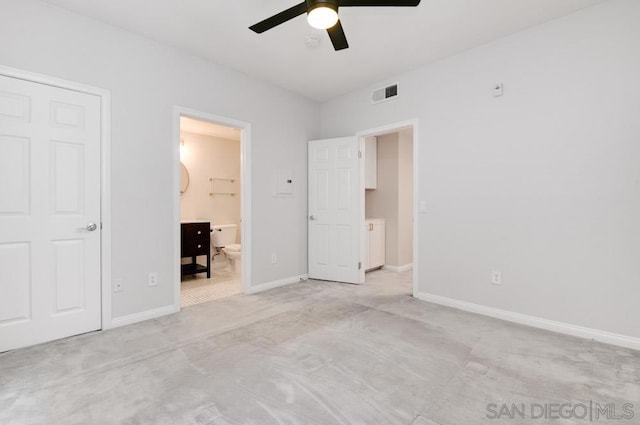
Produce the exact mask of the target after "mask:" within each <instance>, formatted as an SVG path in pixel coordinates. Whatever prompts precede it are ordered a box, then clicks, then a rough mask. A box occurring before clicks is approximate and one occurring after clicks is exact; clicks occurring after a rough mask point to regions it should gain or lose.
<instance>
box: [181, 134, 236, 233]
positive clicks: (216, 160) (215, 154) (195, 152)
mask: <svg viewBox="0 0 640 425" xmlns="http://www.w3.org/2000/svg"><path fill="white" fill-rule="evenodd" d="M181 139H182V141H183V142H184V145H183V147H182V148H181V154H180V158H181V162H182V163H183V164H184V165H185V167H186V168H187V170H188V171H189V188H188V189H187V191H186V192H185V193H184V194H183V195H182V197H181V199H180V207H181V214H180V216H181V218H182V220H204V221H209V222H211V223H215V224H237V225H238V235H237V238H238V239H237V241H236V242H238V243H239V241H240V239H239V238H240V232H239V230H240V194H239V189H240V141H239V140H226V139H221V138H217V137H212V136H205V135H201V134H195V133H189V132H182V133H181ZM210 178H225V179H232V180H234V182H233V183H228V184H227V182H223V183H225V186H228V188H230V189H232V190H231V191H232V192H238V194H237V195H235V196H230V195H220V194H218V195H209V194H210V193H211V192H212V186H213V183H212V182H211V181H209V179H210ZM225 191H226V190H225Z"/></svg>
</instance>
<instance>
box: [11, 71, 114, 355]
mask: <svg viewBox="0 0 640 425" xmlns="http://www.w3.org/2000/svg"><path fill="white" fill-rule="evenodd" d="M90 223H94V224H95V228H94V226H93V225H90ZM100 286H101V282H100V99H99V97H97V96H93V95H89V94H83V93H78V92H75V91H71V90H65V89H60V88H55V87H51V86H47V85H44V84H38V83H33V82H28V81H23V80H19V79H15V78H9V77H5V76H0V352H2V351H6V350H10V349H14V348H19V347H24V346H27V345H33V344H38V343H41V342H45V341H50V340H53V339H58V338H64V337H67V336H71V335H77V334H80V333H84V332H89V331H93V330H97V329H100V328H101V305H100Z"/></svg>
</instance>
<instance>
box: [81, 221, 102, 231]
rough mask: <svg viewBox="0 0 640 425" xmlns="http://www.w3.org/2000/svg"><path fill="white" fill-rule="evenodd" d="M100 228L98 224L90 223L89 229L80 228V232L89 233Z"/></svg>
mask: <svg viewBox="0 0 640 425" xmlns="http://www.w3.org/2000/svg"><path fill="white" fill-rule="evenodd" d="M97 228H98V225H97V224H96V223H89V224H87V227H80V228H79V229H78V230H88V231H89V232H93V231H95V230H96V229H97Z"/></svg>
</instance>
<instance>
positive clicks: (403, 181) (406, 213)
mask: <svg viewBox="0 0 640 425" xmlns="http://www.w3.org/2000/svg"><path fill="white" fill-rule="evenodd" d="M397 263H398V264H396V265H398V266H406V265H409V264H413V129H411V128H408V129H405V130H402V131H400V132H399V133H398V261H397Z"/></svg>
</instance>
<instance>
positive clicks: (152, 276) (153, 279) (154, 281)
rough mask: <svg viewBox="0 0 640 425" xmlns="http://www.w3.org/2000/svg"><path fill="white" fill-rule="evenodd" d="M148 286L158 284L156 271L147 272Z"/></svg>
mask: <svg viewBox="0 0 640 425" xmlns="http://www.w3.org/2000/svg"><path fill="white" fill-rule="evenodd" d="M148 284H149V286H158V273H156V272H151V273H149V281H148Z"/></svg>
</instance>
